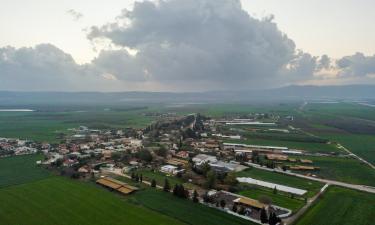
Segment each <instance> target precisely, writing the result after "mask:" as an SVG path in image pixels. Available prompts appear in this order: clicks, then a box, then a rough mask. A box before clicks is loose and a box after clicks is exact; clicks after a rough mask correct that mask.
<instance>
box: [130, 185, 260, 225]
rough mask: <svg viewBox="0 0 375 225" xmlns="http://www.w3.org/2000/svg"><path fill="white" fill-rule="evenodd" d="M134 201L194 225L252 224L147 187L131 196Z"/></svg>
mask: <svg viewBox="0 0 375 225" xmlns="http://www.w3.org/2000/svg"><path fill="white" fill-rule="evenodd" d="M132 198H133V199H134V201H135V202H137V203H138V204H141V205H142V206H145V207H147V208H150V209H152V210H155V211H158V212H160V213H162V214H165V215H168V216H170V217H174V218H176V219H178V220H180V221H182V222H185V223H187V224H194V225H208V224H209V225H221V224H226V225H231V224H233V225H234V224H236V225H241V224H248V225H251V224H254V223H252V222H250V221H247V220H243V219H241V218H238V217H235V216H232V215H229V214H227V213H223V212H221V211H219V210H217V209H212V208H209V207H207V206H204V205H201V204H199V203H193V202H192V201H190V200H185V199H180V198H177V197H175V196H173V195H172V194H170V193H165V192H162V191H156V190H152V189H148V190H145V191H142V192H138V193H136V194H135V195H134V196H133V197H132Z"/></svg>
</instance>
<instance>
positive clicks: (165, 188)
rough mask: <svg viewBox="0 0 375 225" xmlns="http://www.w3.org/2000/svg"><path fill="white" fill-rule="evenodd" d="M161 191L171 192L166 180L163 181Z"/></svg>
mask: <svg viewBox="0 0 375 225" xmlns="http://www.w3.org/2000/svg"><path fill="white" fill-rule="evenodd" d="M163 190H164V191H166V192H169V191H170V190H171V186H170V185H169V181H168V179H165V180H164V187H163Z"/></svg>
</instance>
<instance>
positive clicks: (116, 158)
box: [111, 152, 121, 161]
mask: <svg viewBox="0 0 375 225" xmlns="http://www.w3.org/2000/svg"><path fill="white" fill-rule="evenodd" d="M111 157H112V159H113V160H115V161H118V160H119V159H120V158H121V153H119V152H113V153H112V155H111Z"/></svg>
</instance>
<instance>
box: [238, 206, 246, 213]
mask: <svg viewBox="0 0 375 225" xmlns="http://www.w3.org/2000/svg"><path fill="white" fill-rule="evenodd" d="M238 214H240V215H245V208H244V207H242V206H241V207H240V209H239V210H238Z"/></svg>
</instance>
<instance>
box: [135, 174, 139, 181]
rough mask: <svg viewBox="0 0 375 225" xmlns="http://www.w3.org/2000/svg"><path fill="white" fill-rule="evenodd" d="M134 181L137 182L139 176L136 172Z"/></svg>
mask: <svg viewBox="0 0 375 225" xmlns="http://www.w3.org/2000/svg"><path fill="white" fill-rule="evenodd" d="M134 179H135V181H136V182H138V181H139V176H138V173H137V174H136V175H135V177H134Z"/></svg>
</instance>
